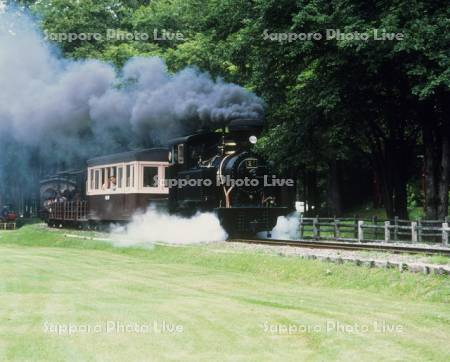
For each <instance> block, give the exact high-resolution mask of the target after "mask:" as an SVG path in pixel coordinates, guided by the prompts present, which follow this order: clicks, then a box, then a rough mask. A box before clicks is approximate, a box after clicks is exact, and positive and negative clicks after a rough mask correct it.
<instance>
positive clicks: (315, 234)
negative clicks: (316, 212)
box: [313, 217, 320, 239]
mask: <svg viewBox="0 0 450 362" xmlns="http://www.w3.org/2000/svg"><path fill="white" fill-rule="evenodd" d="M318 222H319V219H318V217H315V218H314V219H313V237H314V239H319V238H320V230H319V225H317V224H318Z"/></svg>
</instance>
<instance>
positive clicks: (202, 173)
mask: <svg viewBox="0 0 450 362" xmlns="http://www.w3.org/2000/svg"><path fill="white" fill-rule="evenodd" d="M261 129H262V121H260V120H256V119H237V120H234V121H231V123H229V125H228V126H227V128H223V129H220V130H201V131H199V132H197V133H195V134H192V135H189V136H185V137H181V138H176V139H174V140H171V141H170V142H169V147H168V148H153V149H143V150H136V151H130V152H124V153H119V154H113V155H108V156H103V157H97V158H94V159H90V160H88V161H87V170H85V172H84V175H85V177H84V179H85V184H84V185H79V186H78V187H77V190H80V192H77V190H75V191H73V192H72V193H71V194H72V195H77V196H76V198H75V199H71V198H70V197H68V196H67V195H68V194H67V193H66V196H64V195H62V196H61V195H57V196H55V197H53V198H50V199H46V200H45V201H44V204H45V205H44V208H45V209H46V212H45V213H44V214H45V215H46V220H47V222H48V224H49V225H51V226H59V225H61V226H75V225H76V226H80V225H83V226H84V225H87V226H89V227H96V226H97V225H99V224H103V223H111V222H114V223H117V222H127V221H129V220H130V219H131V217H132V216H133V215H134V214H135V213H136V212H137V211H139V210H141V211H144V210H145V209H146V208H148V207H149V206H153V207H156V208H159V209H165V210H168V211H169V212H171V213H176V214H181V215H187V216H189V215H192V214H194V213H196V212H198V211H209V212H215V213H216V214H217V215H218V217H219V219H220V222H221V224H222V226H223V227H224V229H225V230H226V231H227V233H228V234H229V235H230V236H231V237H238V236H243V235H252V234H254V233H257V232H259V231H263V230H271V229H272V228H273V227H274V226H275V224H276V221H277V218H278V216H280V215H286V214H288V213H289V212H290V211H291V208H290V206H293V205H289V202H290V201H289V200H292V195H291V194H292V191H293V189H294V188H293V187H292V185H291V187H289V185H287V184H286V185H283V186H279V185H277V186H274V185H268V182H267V181H268V180H270V179H271V178H272V177H274V176H273V172H272V170H271V169H270V167H269V165H268V164H267V163H265V162H264V161H263V160H262V158H261V157H259V156H258V155H256V154H255V153H254V152H253V151H252V148H253V144H254V143H256V142H257V137H258V136H259V133H260V131H261ZM50 180H51V178H50ZM46 185H47V184H44V185H42V184H41V190H45V191H44V192H46V193H47V194H52V192H49V190H48V189H46ZM81 190H82V191H81ZM54 194H58V192H55V193H54Z"/></svg>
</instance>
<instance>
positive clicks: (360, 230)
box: [358, 220, 364, 242]
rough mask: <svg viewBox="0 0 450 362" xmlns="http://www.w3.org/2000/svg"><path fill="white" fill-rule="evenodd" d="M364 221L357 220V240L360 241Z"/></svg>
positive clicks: (362, 238)
mask: <svg viewBox="0 0 450 362" xmlns="http://www.w3.org/2000/svg"><path fill="white" fill-rule="evenodd" d="M363 225H364V221H362V220H360V221H358V241H359V242H361V241H363V240H364V229H363Z"/></svg>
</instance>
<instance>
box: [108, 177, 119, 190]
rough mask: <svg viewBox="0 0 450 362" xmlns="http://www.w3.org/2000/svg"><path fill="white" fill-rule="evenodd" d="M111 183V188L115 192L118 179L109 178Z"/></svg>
mask: <svg viewBox="0 0 450 362" xmlns="http://www.w3.org/2000/svg"><path fill="white" fill-rule="evenodd" d="M109 183H110V186H111V188H112V189H113V190H116V187H117V181H116V177H115V176H111V177H110V178H109Z"/></svg>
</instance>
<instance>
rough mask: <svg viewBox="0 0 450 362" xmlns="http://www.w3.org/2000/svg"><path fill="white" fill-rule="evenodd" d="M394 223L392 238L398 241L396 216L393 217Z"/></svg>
mask: <svg viewBox="0 0 450 362" xmlns="http://www.w3.org/2000/svg"><path fill="white" fill-rule="evenodd" d="M394 223H395V227H394V240H395V241H398V216H396V217H394Z"/></svg>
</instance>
